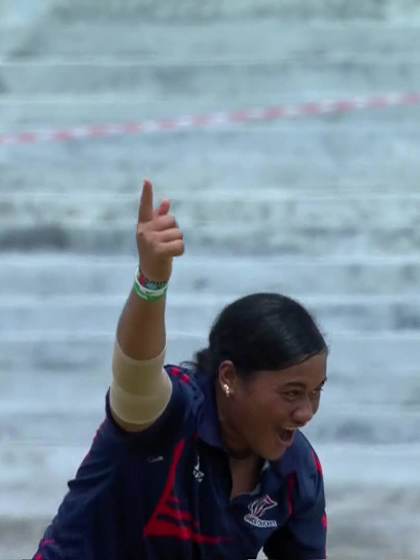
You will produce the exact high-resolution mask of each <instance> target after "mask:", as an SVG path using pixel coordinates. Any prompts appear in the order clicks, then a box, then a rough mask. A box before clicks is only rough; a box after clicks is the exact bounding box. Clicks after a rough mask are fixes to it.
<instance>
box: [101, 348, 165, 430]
mask: <svg viewBox="0 0 420 560" xmlns="http://www.w3.org/2000/svg"><path fill="white" fill-rule="evenodd" d="M165 351H166V348H165V349H164V350H163V351H162V352H161V354H160V355H159V356H156V357H155V358H152V359H151V360H135V359H133V358H130V357H129V356H127V355H126V354H124V352H123V351H122V349H121V347H120V345H119V343H118V341H117V340H115V344H114V353H113V358H112V373H113V377H112V383H111V389H110V406H111V409H112V410H113V412H114V413H115V414H116V415H117V416H118V418H120V419H121V420H123V421H124V422H128V423H130V424H134V425H138V426H139V427H140V428H141V427H142V426H143V427H147V426H149V425H150V424H151V423H152V422H154V421H155V420H156V419H157V418H158V417H159V416H160V415H161V414H162V412H163V411H164V410H165V408H166V405H167V404H168V402H169V399H170V397H171V393H172V383H171V380H170V378H169V376H168V374H167V373H166V371H165V370H164V368H163V364H164V359H165Z"/></svg>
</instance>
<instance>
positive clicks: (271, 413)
mask: <svg viewBox="0 0 420 560" xmlns="http://www.w3.org/2000/svg"><path fill="white" fill-rule="evenodd" d="M326 361H327V356H326V353H324V352H322V353H320V354H317V355H315V356H312V357H311V358H308V359H307V360H306V361H305V362H302V363H301V364H298V365H295V366H291V367H289V368H287V369H282V370H278V371H277V370H269V371H259V372H256V374H255V375H253V376H251V378H250V379H247V380H243V379H242V378H241V377H239V375H238V374H237V373H236V371H235V367H234V365H233V364H232V362H229V361H226V362H223V363H222V364H221V365H220V368H219V387H218V403H219V414H220V421H221V426H222V434H223V438H224V441H225V445H226V447H227V448H228V449H230V450H231V451H232V452H233V453H237V454H238V456H240V455H241V454H242V455H243V454H246V453H247V452H248V453H249V452H251V453H255V454H256V455H258V456H260V457H263V458H264V459H267V460H270V461H274V460H277V459H279V458H280V457H281V456H282V455H283V453H284V452H285V451H286V449H287V448H288V447H290V445H292V443H293V438H294V431H295V430H296V429H297V428H302V427H303V426H304V425H305V424H307V423H308V422H309V421H310V420H311V419H312V417H313V416H314V414H316V412H317V410H318V408H319V401H320V396H321V390H322V387H323V385H324V383H325V381H326V379H327V378H326ZM226 385H227V386H228V387H229V396H226V393H225V389H226Z"/></svg>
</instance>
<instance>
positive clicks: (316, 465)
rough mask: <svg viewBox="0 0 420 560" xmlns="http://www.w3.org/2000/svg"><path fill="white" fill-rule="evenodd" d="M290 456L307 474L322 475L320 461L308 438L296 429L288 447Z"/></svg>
mask: <svg viewBox="0 0 420 560" xmlns="http://www.w3.org/2000/svg"><path fill="white" fill-rule="evenodd" d="M289 451H290V454H291V458H292V460H293V463H294V464H295V465H296V467H297V468H298V469H301V470H302V471H303V472H306V473H308V474H313V475H316V474H320V475H322V467H321V462H320V460H319V458H318V455H317V453H316V451H315V449H314V448H313V446H312V444H311V443H310V441H309V440H308V438H307V437H306V436H305V435H304V434H303V433H302V432H301V431H300V430H296V435H295V441H294V443H293V445H292V447H291V448H290V450H289Z"/></svg>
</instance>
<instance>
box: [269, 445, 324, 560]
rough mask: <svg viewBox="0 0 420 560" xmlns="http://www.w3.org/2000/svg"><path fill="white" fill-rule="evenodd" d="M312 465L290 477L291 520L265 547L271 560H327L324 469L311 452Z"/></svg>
mask: <svg viewBox="0 0 420 560" xmlns="http://www.w3.org/2000/svg"><path fill="white" fill-rule="evenodd" d="M308 461H309V464H307V465H306V469H304V470H303V471H302V472H298V473H294V474H293V475H291V477H290V478H289V481H290V483H291V484H290V485H289V488H290V493H289V513H290V515H289V519H288V521H287V523H286V525H285V526H284V527H281V528H280V529H278V530H277V531H275V532H274V533H273V534H272V535H271V536H270V538H269V539H268V540H267V542H266V543H265V545H264V552H265V554H266V555H267V557H268V558H269V559H270V560H280V559H282V558H287V560H324V559H325V558H326V557H327V555H326V539H327V515H326V512H325V494H324V482H323V474H322V467H321V463H320V461H319V458H318V456H317V455H316V453H315V451H313V449H312V448H311V449H310V454H309V457H308Z"/></svg>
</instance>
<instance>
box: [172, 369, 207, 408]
mask: <svg viewBox="0 0 420 560" xmlns="http://www.w3.org/2000/svg"><path fill="white" fill-rule="evenodd" d="M164 367H165V371H166V373H167V374H168V375H169V378H170V380H171V382H172V385H173V387H174V391H176V392H178V393H179V394H180V395H182V398H183V399H184V404H188V405H189V406H190V407H191V411H192V412H196V411H197V410H198V408H199V406H200V405H201V403H202V401H203V399H204V395H203V391H202V389H201V387H200V384H199V382H198V378H197V374H196V373H194V372H193V371H192V370H191V369H189V368H186V367H184V366H182V365H174V364H166V365H165V366H164ZM198 375H199V374H198Z"/></svg>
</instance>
